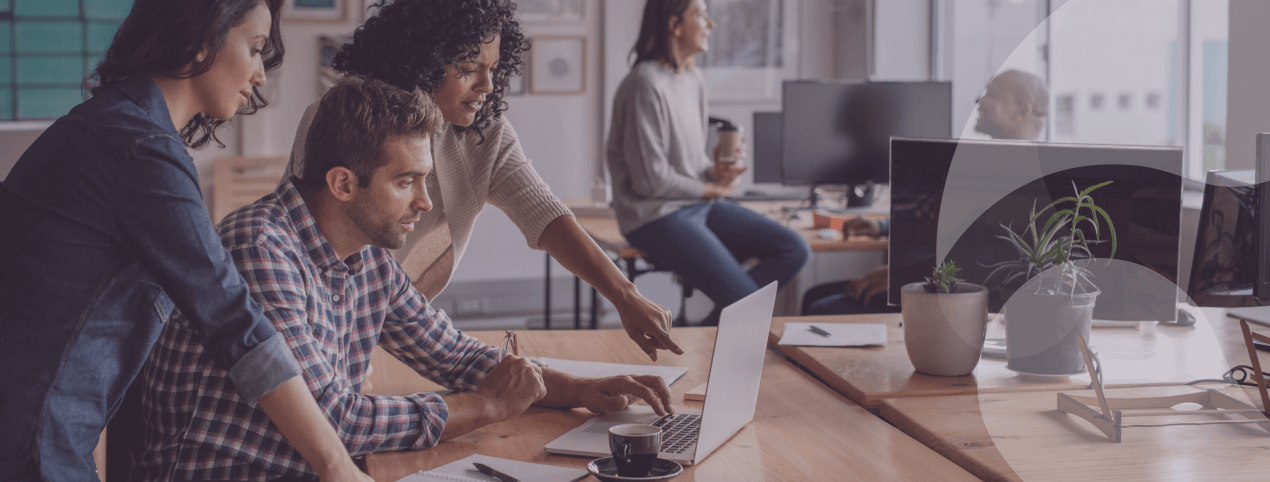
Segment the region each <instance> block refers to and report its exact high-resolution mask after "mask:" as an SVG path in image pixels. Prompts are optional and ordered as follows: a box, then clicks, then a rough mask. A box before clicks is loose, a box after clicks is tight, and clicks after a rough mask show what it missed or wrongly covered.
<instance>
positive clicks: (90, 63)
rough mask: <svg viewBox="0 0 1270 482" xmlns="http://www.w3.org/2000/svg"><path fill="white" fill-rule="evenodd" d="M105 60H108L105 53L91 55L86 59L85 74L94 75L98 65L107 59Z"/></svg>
mask: <svg viewBox="0 0 1270 482" xmlns="http://www.w3.org/2000/svg"><path fill="white" fill-rule="evenodd" d="M105 58H106V54H104V53H99V54H89V55H88V58H87V59H85V63H84V72H86V73H88V74H91V73H93V70H96V69H97V64H100V63H101V61H102V59H105Z"/></svg>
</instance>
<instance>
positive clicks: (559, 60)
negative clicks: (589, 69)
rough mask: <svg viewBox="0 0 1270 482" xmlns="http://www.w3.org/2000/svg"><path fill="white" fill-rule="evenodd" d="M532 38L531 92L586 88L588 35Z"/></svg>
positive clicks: (575, 91)
mask: <svg viewBox="0 0 1270 482" xmlns="http://www.w3.org/2000/svg"><path fill="white" fill-rule="evenodd" d="M532 42H533V43H532V47H531V48H530V49H529V91H530V92H533V93H535V94H581V93H583V92H586V38H585V37H581V36H576V37H534V38H533V39H532Z"/></svg>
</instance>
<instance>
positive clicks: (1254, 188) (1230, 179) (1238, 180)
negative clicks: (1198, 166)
mask: <svg viewBox="0 0 1270 482" xmlns="http://www.w3.org/2000/svg"><path fill="white" fill-rule="evenodd" d="M1268 181H1270V133H1260V134H1257V160H1256V165H1255V169H1244V170H1222V171H1209V172H1208V178H1207V180H1206V182H1205V185H1204V202H1203V205H1202V206H1201V208H1200V216H1199V230H1198V233H1197V234H1196V237H1195V256H1194V259H1192V261H1191V277H1190V283H1189V284H1188V285H1187V290H1186V291H1187V295H1188V296H1190V297H1191V299H1192V300H1193V301H1194V302H1195V304H1197V305H1199V306H1209V307H1223V308H1238V307H1252V306H1261V305H1267V304H1270V233H1268V232H1267V231H1268V230H1270V195H1267V187H1268ZM1249 260H1255V262H1253V263H1249V262H1248V261H1249ZM1232 314H1238V313H1232ZM1247 314H1256V313H1247ZM1267 314H1270V313H1267Z"/></svg>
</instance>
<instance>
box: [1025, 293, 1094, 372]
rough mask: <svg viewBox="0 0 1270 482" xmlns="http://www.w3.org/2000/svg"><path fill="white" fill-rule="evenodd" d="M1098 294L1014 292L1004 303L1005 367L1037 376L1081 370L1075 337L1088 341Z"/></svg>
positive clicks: (1081, 356) (1082, 366) (1082, 362)
mask: <svg viewBox="0 0 1270 482" xmlns="http://www.w3.org/2000/svg"><path fill="white" fill-rule="evenodd" d="M1098 293H1099V291H1097V290H1095V291H1094V292H1092V293H1084V294H1077V295H1075V296H1072V295H1069V294H1058V295H1050V294H1033V293H1031V292H1028V291H1026V290H1020V291H1016V292H1015V293H1014V294H1013V295H1012V296H1010V300H1009V301H1007V302H1006V303H1005V350H1006V359H1007V362H1006V368H1009V369H1011V370H1014V371H1017V372H1022V373H1031V374H1037V375H1071V374H1075V373H1081V372H1083V371H1085V358H1084V355H1082V354H1081V351H1080V341H1079V340H1077V339H1076V336H1077V335H1080V336H1083V337H1085V339H1086V340H1088V339H1089V326H1090V324H1091V323H1092V322H1093V318H1094V303H1095V302H1096V301H1097V299H1098Z"/></svg>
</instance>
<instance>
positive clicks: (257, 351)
mask: <svg viewBox="0 0 1270 482" xmlns="http://www.w3.org/2000/svg"><path fill="white" fill-rule="evenodd" d="M281 1H282V0H182V1H172V0H137V2H136V3H135V4H134V5H133V8H132V11H131V13H129V15H128V18H127V19H125V20H124V22H123V24H122V25H121V26H120V28H119V31H118V33H116V35H115V38H114V40H113V42H112V44H111V46H110V50H109V51H108V52H107V54H106V58H105V60H104V61H103V62H102V63H101V64H100V65H99V66H98V67H97V71H96V73H95V74H94V79H93V80H96V81H97V82H96V83H99V84H100V85H98V86H96V87H94V88H93V89H92V94H93V97H92V98H91V99H89V100H87V101H85V102H84V103H83V104H81V105H79V106H77V107H75V108H74V109H72V110H71V112H70V113H69V114H67V115H66V116H65V117H62V118H61V119H58V120H57V121H56V122H54V123H53V125H52V126H50V127H49V128H48V129H47V130H46V131H45V132H44V133H43V135H41V136H40V137H39V139H37V140H36V141H35V143H34V144H32V145H31V147H30V148H29V149H27V151H26V153H24V154H23V155H22V157H21V159H19V161H18V163H17V165H15V166H14V168H13V171H12V172H11V173H10V174H9V176H8V178H7V179H5V180H4V182H3V184H0V226H3V229H0V266H3V268H0V387H2V388H0V427H4V430H2V431H0V480H40V479H44V480H84V481H88V480H94V481H95V480H97V475H96V474H95V465H94V462H93V458H92V451H93V448H94V447H95V446H96V445H97V440H98V435H99V434H100V433H101V430H102V427H103V426H104V425H105V424H106V422H107V420H109V418H110V417H111V416H112V415H113V414H114V412H115V410H116V409H117V408H118V407H119V403H120V400H121V399H122V398H123V394H124V392H125V390H126V389H127V387H128V385H129V384H130V383H132V380H133V379H134V378H135V377H136V375H137V372H138V370H139V369H140V367H141V364H142V362H143V361H144V360H145V358H146V356H147V355H148V354H149V353H150V348H151V346H152V345H153V343H154V341H155V337H156V336H157V335H158V333H159V330H160V328H161V327H162V324H163V322H164V320H166V319H167V317H168V315H169V314H170V313H171V312H172V310H173V308H174V307H175V308H178V309H180V310H181V311H182V312H183V313H184V314H185V315H186V316H188V317H189V318H190V319H191V320H193V321H194V322H195V323H196V324H197V325H198V326H199V327H200V328H201V333H202V335H203V343H205V344H206V345H207V347H208V351H209V352H211V353H213V354H214V357H215V359H216V361H217V362H218V363H219V365H220V366H221V367H222V368H224V369H226V370H228V372H229V374H230V377H231V378H232V379H233V381H234V383H235V385H236V388H237V390H238V392H239V395H240V396H241V397H243V398H244V399H246V400H256V401H258V403H259V404H260V405H261V407H262V408H264V410H265V411H266V412H267V413H268V414H269V416H270V417H271V419H272V421H273V422H274V424H275V425H277V426H278V428H279V429H280V430H281V431H282V432H283V433H284V434H285V435H286V436H287V438H288V441H290V442H291V444H292V445H294V446H295V447H296V449H297V450H298V451H299V452H300V454H301V455H303V456H304V457H305V459H306V460H307V461H309V462H310V463H311V464H312V465H313V466H314V471H315V472H316V473H317V474H318V475H319V476H320V477H321V478H323V479H326V480H370V479H369V477H366V476H365V475H364V474H361V473H360V472H358V471H357V470H356V467H355V466H354V465H353V463H352V460H351V459H350V458H349V457H348V452H347V451H346V450H345V449H344V447H343V445H341V444H340V441H339V439H338V438H337V437H336V434H335V431H334V429H333V428H332V427H331V425H330V423H329V421H327V420H326V418H325V416H324V415H323V414H322V413H321V412H320V411H319V410H318V407H317V404H316V403H315V402H314V401H313V397H312V395H310V394H309V392H308V389H307V387H306V386H305V384H304V380H303V379H302V378H301V377H300V371H299V365H298V364H297V363H296V361H295V358H294V356H293V355H292V353H291V352H290V350H289V349H288V348H287V345H286V344H285V342H284V341H283V338H282V335H281V334H279V333H277V332H276V331H275V329H274V327H273V325H272V324H271V323H270V322H269V320H268V319H267V318H265V317H264V315H263V312H262V310H261V308H260V306H259V305H257V304H256V303H255V302H254V301H253V300H252V298H251V296H249V294H248V288H247V285H246V283H245V282H244V281H243V280H242V278H241V277H240V276H239V274H238V271H237V270H236V269H235V268H234V265H233V262H232V260H231V259H230V257H229V255H228V253H227V252H226V251H225V249H224V248H223V247H222V246H221V243H220V240H219V238H218V237H217V236H216V233H215V232H214V231H213V228H212V223H211V220H210V219H209V218H208V215H207V210H206V209H205V208H204V206H203V204H202V193H201V192H200V191H199V183H198V175H197V172H196V169H195V167H194V164H193V159H192V158H191V157H190V155H189V153H188V152H187V151H186V147H187V146H189V147H194V148H198V147H203V146H206V145H207V144H208V143H210V142H212V141H216V142H218V143H219V140H217V139H216V136H215V131H216V128H217V127H219V126H221V125H222V124H223V123H224V122H225V121H227V120H229V119H230V118H231V117H233V116H234V114H236V113H239V112H241V113H244V114H248V113H252V112H254V111H255V110H256V109H257V108H259V107H261V106H263V105H265V102H264V99H263V98H261V97H260V94H259V92H258V91H257V88H258V87H260V86H262V85H264V82H265V71H267V70H271V69H273V68H276V67H277V66H278V65H279V64H281V62H282V55H283V47H282V41H281V37H280V36H279V32H278V17H277V15H278V12H279V9H280V8H281Z"/></svg>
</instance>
